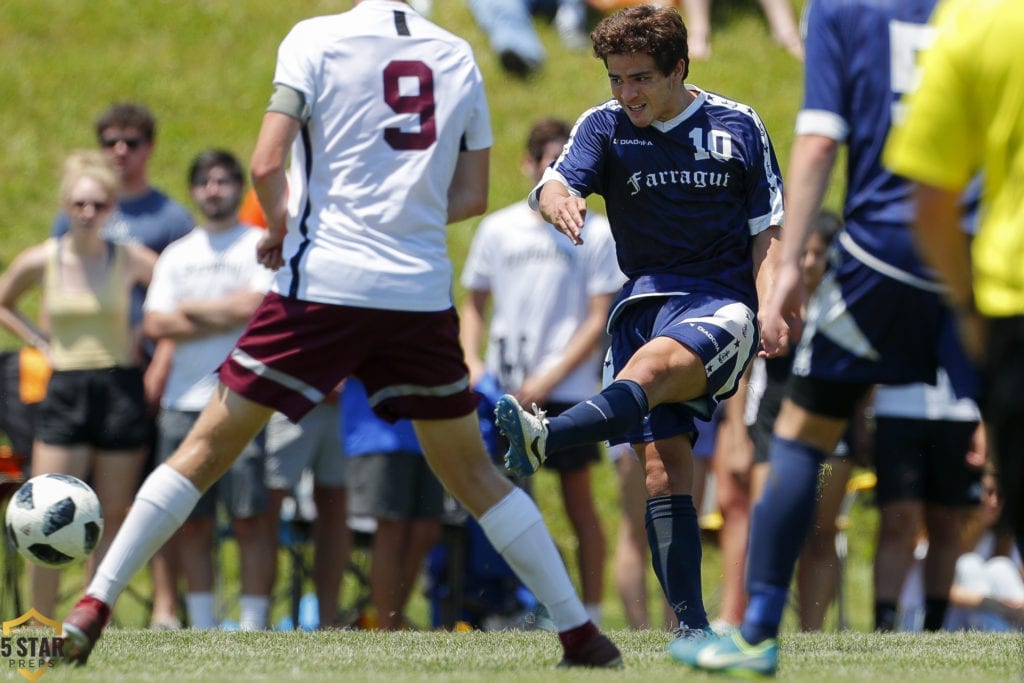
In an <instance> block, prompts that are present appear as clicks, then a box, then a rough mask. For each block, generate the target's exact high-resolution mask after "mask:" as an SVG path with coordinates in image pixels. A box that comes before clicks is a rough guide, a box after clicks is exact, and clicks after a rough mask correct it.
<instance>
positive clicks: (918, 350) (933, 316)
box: [793, 243, 977, 412]
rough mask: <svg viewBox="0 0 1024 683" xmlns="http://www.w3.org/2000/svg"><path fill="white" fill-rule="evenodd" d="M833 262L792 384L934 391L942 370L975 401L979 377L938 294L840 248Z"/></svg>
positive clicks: (810, 311)
mask: <svg viewBox="0 0 1024 683" xmlns="http://www.w3.org/2000/svg"><path fill="white" fill-rule="evenodd" d="M830 259H831V261H830V264H829V269H828V271H827V272H826V273H825V277H824V278H823V279H822V281H821V284H820V285H818V288H817V290H815V292H814V296H813V297H812V298H811V301H810V302H809V303H808V306H807V322H806V327H805V328H804V333H803V336H802V338H801V339H800V342H799V344H798V345H797V348H796V351H795V352H794V358H793V374H794V375H795V376H797V377H807V378H811V379H820V380H828V381H831V382H841V383H847V384H851V385H856V384H860V385H869V384H909V383H911V382H927V383H929V384H934V383H935V373H936V370H937V369H938V367H939V366H940V365H941V366H942V367H944V368H946V370H947V372H948V373H949V376H950V380H951V382H952V384H953V389H954V390H955V391H956V394H957V396H959V397H965V396H966V397H971V398H975V397H976V394H977V379H976V376H975V373H974V370H973V368H972V367H971V365H970V363H969V362H968V361H967V358H966V355H965V354H964V352H963V349H962V348H961V346H960V342H959V339H958V337H957V330H956V321H955V320H954V318H953V316H952V314H951V313H950V312H949V310H948V308H947V307H946V305H945V304H944V302H943V301H942V299H941V298H940V296H939V294H938V293H936V292H935V291H928V290H926V289H921V288H918V287H915V286H913V285H910V284H907V283H905V282H902V281H900V280H897V279H895V278H893V277H889V276H887V275H884V274H882V273H881V272H879V271H877V270H875V269H873V268H870V267H868V266H867V265H865V264H864V263H862V262H861V261H859V260H857V259H856V258H854V257H853V256H852V255H851V254H850V253H849V252H848V251H847V250H846V249H845V248H843V247H842V245H841V244H839V243H837V245H836V248H834V249H833V250H832V252H831V255H830ZM804 407H805V408H808V409H810V410H812V411H814V412H818V411H816V410H815V408H816V406H813V405H811V406H808V405H804Z"/></svg>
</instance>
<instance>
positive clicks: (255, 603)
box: [238, 595, 270, 631]
mask: <svg viewBox="0 0 1024 683" xmlns="http://www.w3.org/2000/svg"><path fill="white" fill-rule="evenodd" d="M239 603H240V605H241V615H240V616H239V619H238V628H239V629H241V630H243V631H263V630H265V629H266V628H267V621H268V619H269V616H270V598H268V597H267V596H265V595H243V596H242V597H241V599H240V600H239Z"/></svg>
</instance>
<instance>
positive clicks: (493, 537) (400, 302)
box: [64, 0, 622, 667]
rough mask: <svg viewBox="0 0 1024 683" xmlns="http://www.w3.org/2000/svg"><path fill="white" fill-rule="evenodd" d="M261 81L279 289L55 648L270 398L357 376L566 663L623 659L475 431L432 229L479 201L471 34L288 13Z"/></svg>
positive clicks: (266, 190)
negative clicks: (269, 88) (270, 88)
mask: <svg viewBox="0 0 1024 683" xmlns="http://www.w3.org/2000/svg"><path fill="white" fill-rule="evenodd" d="M274 86H275V89H274V94H273V95H272V97H271V101H270V105H269V106H268V109H267V113H266V114H265V115H264V119H263V126H262V128H261V130H260V134H259V138H258V140H257V143H256V149H255V150H254V152H253V158H252V163H251V168H252V176H253V184H254V186H255V188H256V192H257V194H258V195H259V199H260V203H261V204H262V206H263V207H264V209H265V211H266V215H267V234H266V235H265V236H264V238H263V239H262V240H261V242H260V244H259V245H258V247H257V258H258V260H259V261H260V263H262V264H264V265H265V266H267V267H269V268H271V269H274V270H277V277H276V281H275V284H274V287H273V289H272V291H271V292H270V293H269V294H268V295H267V298H266V299H265V300H264V302H263V304H262V305H261V307H260V309H259V310H258V311H257V312H256V314H255V316H254V317H253V319H252V321H251V322H250V324H249V327H248V328H247V329H246V331H245V333H244V334H243V335H242V338H241V339H240V340H239V342H238V344H237V346H236V347H235V349H234V350H233V351H232V352H231V354H230V356H229V358H228V359H227V360H226V361H225V362H224V364H223V365H222V366H221V368H220V383H219V385H218V387H217V390H216V391H215V392H214V396H213V398H212V399H211V400H210V402H209V403H208V404H207V406H206V408H205V409H204V410H203V412H202V414H201V415H200V417H199V420H198V421H197V423H196V425H195V427H194V429H193V430H192V431H191V432H190V433H189V435H188V436H187V437H186V438H185V441H184V442H183V443H182V445H181V447H180V448H179V449H178V450H177V451H176V452H175V453H174V455H172V456H171V458H170V459H169V460H168V461H167V462H166V463H165V464H164V465H162V466H161V467H160V468H158V469H157V470H156V471H154V473H153V474H152V475H151V476H150V477H149V478H148V479H147V480H146V482H145V483H144V484H143V486H142V488H141V489H140V490H139V493H138V495H137V497H136V500H135V504H134V505H133V506H132V510H131V513H130V514H129V517H128V519H127V520H126V522H125V526H124V527H123V532H122V533H120V534H118V536H117V537H116V538H115V539H114V542H113V544H112V546H111V550H110V553H109V555H108V556H109V558H110V560H109V561H108V562H105V563H104V564H102V565H101V566H100V567H99V569H98V571H97V574H96V578H95V580H94V581H93V582H92V583H90V585H89V587H88V588H87V590H86V595H85V597H84V598H82V599H81V600H80V601H79V602H78V604H77V605H76V606H75V608H74V610H73V611H72V612H71V615H70V616H69V617H68V618H67V620H66V622H65V624H64V630H65V649H64V653H65V658H66V659H68V660H71V661H74V662H76V663H84V662H85V660H86V659H87V658H88V655H89V653H90V651H91V650H92V647H93V646H94V645H95V643H96V641H97V639H98V638H99V637H100V635H101V633H102V629H103V627H104V625H105V624H106V622H107V620H108V619H109V616H110V608H111V606H112V605H113V604H114V601H115V600H116V599H117V597H118V595H119V594H120V593H121V591H122V590H123V589H124V587H125V586H126V585H127V583H128V581H129V579H130V578H131V577H132V575H134V574H135V572H136V571H137V570H138V569H140V568H141V567H142V566H143V564H144V563H145V561H146V560H147V559H148V557H149V556H150V555H151V554H152V553H153V552H154V551H155V550H156V549H157V548H158V547H159V546H160V545H161V544H162V543H163V542H164V540H165V539H166V538H167V537H168V536H170V534H171V533H172V532H173V531H174V530H175V529H176V528H177V527H178V526H179V525H180V524H181V523H182V522H183V521H184V519H185V518H186V517H187V515H188V513H189V511H190V510H191V509H192V506H193V505H194V504H195V502H196V500H198V498H199V496H200V494H201V492H202V491H204V490H205V489H206V488H208V487H209V486H210V485H211V484H212V483H213V482H214V481H216V480H217V478H218V477H219V476H220V475H221V474H223V472H224V471H225V470H226V469H227V468H228V467H229V466H230V464H231V462H232V461H233V460H234V459H235V458H236V457H237V456H238V453H239V452H240V451H241V449H242V446H243V445H244V444H245V443H247V442H248V441H249V440H250V439H251V438H252V437H253V436H254V435H255V434H256V433H257V432H258V431H259V430H260V429H261V428H262V427H263V425H264V424H265V423H266V421H267V419H268V418H269V417H270V415H271V414H272V413H273V412H274V411H275V410H277V411H280V412H282V413H284V414H285V415H287V416H288V417H289V418H290V419H292V420H293V421H297V420H299V419H300V418H301V417H302V416H303V415H304V414H305V413H307V412H308V411H309V410H311V409H312V408H313V406H315V405H316V404H317V403H318V402H319V401H320V400H322V399H323V398H324V396H325V395H326V394H328V393H329V392H330V391H331V390H332V389H333V388H334V387H335V386H337V385H338V383H339V382H340V381H341V380H342V379H343V378H345V377H347V376H349V375H354V376H357V377H358V378H359V379H360V380H361V381H362V382H363V384H364V386H365V387H366V389H367V394H368V396H369V399H370V403H371V405H372V406H373V408H374V410H375V411H376V412H377V414H378V415H380V416H381V417H383V418H385V419H389V420H395V419H398V418H409V419H411V420H413V423H414V425H415V427H416V432H417V436H418V437H419V440H420V444H421V445H422V447H423V450H424V453H425V454H426V457H427V460H428V462H429V463H430V465H431V467H432V468H433V469H434V471H435V472H436V473H437V474H438V477H439V478H440V479H441V480H442V481H443V482H444V484H445V485H446V487H447V488H448V489H449V490H450V491H451V492H452V493H453V494H454V495H455V496H456V497H457V498H458V499H459V500H460V501H461V502H462V504H463V505H464V506H465V507H466V508H467V509H468V510H469V511H470V512H471V513H473V515H474V516H475V517H476V518H477V519H478V520H479V522H480V525H481V527H482V528H483V529H484V531H485V533H486V534H487V536H488V538H489V540H490V541H491V543H492V544H493V545H494V547H495V548H496V549H498V550H499V552H501V553H502V555H503V556H504V558H505V559H506V561H507V562H508V563H509V565H510V566H512V567H513V569H515V570H516V572H517V573H518V575H519V577H520V579H521V580H522V581H523V583H524V584H525V585H526V586H527V587H528V588H529V589H530V590H531V591H532V592H533V593H534V594H535V595H536V596H537V598H538V599H539V600H540V601H541V602H542V603H543V604H544V605H545V606H546V607H547V609H548V611H549V613H550V615H551V618H552V620H553V621H554V623H555V625H556V627H557V629H558V631H559V638H560V640H561V642H562V646H563V650H564V658H563V660H562V664H563V665H566V666H602V667H608V666H611V667H619V666H621V665H622V659H621V657H620V655H619V651H618V649H617V648H616V647H615V646H614V645H613V644H612V643H611V641H609V640H608V639H607V638H606V637H605V636H604V635H602V634H601V633H600V632H599V631H598V629H597V627H596V626H595V625H594V624H593V623H592V622H591V621H590V620H589V619H588V617H587V613H586V610H585V609H584V607H583V604H582V603H581V602H580V600H579V598H578V596H577V595H576V592H575V589H574V588H573V585H572V583H571V581H570V580H569V576H568V573H567V572H566V569H565V565H564V564H563V563H562V561H561V558H560V557H559V555H558V551H557V549H556V548H555V545H554V542H553V541H552V539H551V536H550V534H549V533H548V531H547V529H546V527H545V526H544V522H543V520H542V518H541V515H540V512H539V510H538V509H537V507H536V505H535V504H534V503H533V502H532V501H531V499H530V498H529V496H527V495H526V494H525V493H524V492H523V491H521V490H520V489H517V488H515V487H513V486H512V484H511V483H510V482H509V481H508V480H507V479H506V478H505V477H504V476H503V475H502V474H501V472H500V471H499V470H498V469H497V468H496V467H494V465H493V464H492V463H491V462H490V460H489V459H488V457H487V454H486V451H485V449H484V444H483V441H482V439H481V436H480V431H479V429H480V428H479V423H478V419H477V415H476V398H475V396H474V394H473V393H472V392H471V391H470V387H469V373H468V371H467V369H466V365H465V363H464V361H463V357H462V349H461V347H460V346H459V343H458V318H457V316H456V314H455V310H454V308H453V306H452V301H451V295H450V292H451V282H452V267H451V264H450V262H449V260H448V257H447V251H446V245H445V232H446V230H445V225H446V224H447V223H451V222H456V221H459V220H462V219H465V218H468V217H470V216H473V215H477V214H480V213H482V212H483V211H485V210H486V203H487V187H488V161H489V148H490V146H491V143H492V137H491V130H490V117H489V113H488V109H487V101H486V97H485V94H484V89H483V83H482V80H481V76H480V72H479V69H478V68H477V66H476V63H475V61H474V59H473V55H472V51H471V49H470V47H469V45H468V44H467V43H466V42H465V41H463V40H462V39H460V38H458V37H456V36H453V35H452V34H450V33H448V32H447V31H444V30H443V29H441V28H439V27H437V26H435V25H434V24H432V23H430V22H429V21H427V20H426V19H424V18H423V17H421V16H420V15H418V14H417V13H416V12H414V11H413V10H412V9H411V8H409V7H408V6H407V5H406V4H405V3H404V2H400V1H398V0H363V1H362V2H357V3H356V6H355V7H354V8H353V9H352V10H351V11H349V12H345V13H342V14H339V15H333V16H327V17H320V18H315V19H309V20H306V21H302V22H300V23H299V24H297V25H296V26H295V27H294V28H293V29H292V31H291V32H290V33H289V34H288V36H287V37H286V38H285V39H284V41H283V42H282V43H281V46H280V48H279V52H278V62H277V69H276V73H275V75H274ZM289 154H290V155H291V159H292V166H291V172H290V173H289V174H288V176H287V178H286V171H285V164H286V160H287V159H288V157H289Z"/></svg>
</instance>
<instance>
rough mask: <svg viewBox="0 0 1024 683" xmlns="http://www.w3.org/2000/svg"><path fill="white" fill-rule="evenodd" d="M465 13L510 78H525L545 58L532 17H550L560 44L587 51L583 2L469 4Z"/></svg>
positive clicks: (485, 0)
mask: <svg viewBox="0 0 1024 683" xmlns="http://www.w3.org/2000/svg"><path fill="white" fill-rule="evenodd" d="M469 9H470V11H472V13H473V17H474V18H475V19H476V22H477V24H479V26H480V28H482V29H483V30H484V33H486V34H487V40H488V42H489V43H490V45H491V49H492V50H493V51H494V53H495V54H496V55H498V59H499V61H500V62H501V66H502V68H504V69H505V71H507V72H508V73H510V74H512V75H513V76H518V77H520V78H525V77H527V76H529V75H530V74H531V73H534V72H535V71H538V70H540V68H541V67H542V66H543V65H544V60H545V58H546V56H547V55H546V54H545V51H544V46H543V44H541V41H540V36H538V35H537V31H536V29H535V28H534V26H533V15H536V14H548V15H549V16H552V17H553V19H554V23H555V28H556V29H557V30H558V35H559V37H560V38H561V40H562V43H563V44H564V45H565V46H566V47H567V48H569V49H570V50H583V49H585V48H586V47H587V31H586V21H587V8H586V4H585V2H584V0H469Z"/></svg>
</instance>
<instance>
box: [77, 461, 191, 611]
mask: <svg viewBox="0 0 1024 683" xmlns="http://www.w3.org/2000/svg"><path fill="white" fill-rule="evenodd" d="M200 495H201V493H200V492H199V489H197V488H196V487H195V486H194V485H193V484H192V482H191V481H189V480H188V478H187V477H185V475H183V474H181V473H180V472H178V471H177V470H175V469H173V468H171V467H169V466H168V465H160V466H159V467H157V468H156V469H155V470H153V472H152V474H150V475H149V476H148V477H146V481H144V482H143V483H142V486H141V487H140V488H139V492H138V493H136V494H135V502H134V503H133V504H132V507H131V509H130V510H129V511H128V516H127V517H126V518H125V520H124V523H123V524H122V525H121V529H120V530H119V531H118V533H117V536H115V537H114V541H113V543H111V544H110V548H109V549H108V550H107V554H106V556H105V557H104V558H103V561H102V562H100V566H99V567H98V568H97V569H96V575H95V576H94V577H93V579H92V582H91V583H90V584H89V587H88V588H87V589H86V593H87V594H88V595H91V596H93V597H95V598H98V599H100V600H102V601H103V602H104V603H106V604H107V605H108V606H110V607H111V608H113V606H114V603H115V602H116V601H117V598H118V597H119V596H120V595H121V593H122V591H124V589H125V586H127V585H128V582H129V581H131V579H132V577H133V576H135V574H136V573H138V571H139V570H140V569H142V568H143V567H144V566H145V564H146V563H147V562H149V558H151V557H153V554H154V553H155V552H156V551H157V550H159V549H160V547H161V546H163V544H164V543H166V542H167V539H169V538H170V537H171V534H173V533H174V532H175V531H176V530H177V529H178V527H180V526H181V525H182V524H184V522H185V520H186V519H188V516H189V513H191V512H192V508H194V507H195V506H196V503H197V502H198V501H199V497H200Z"/></svg>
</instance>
